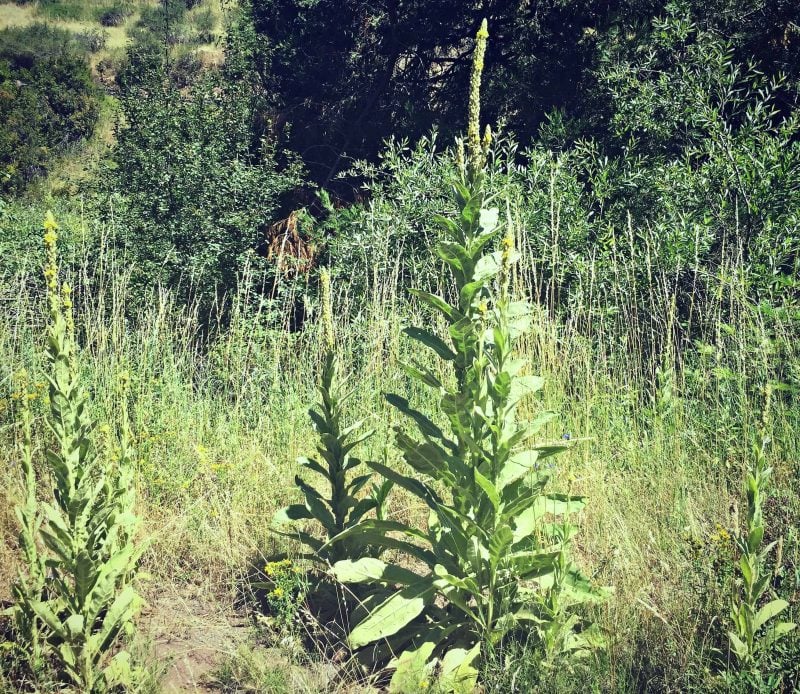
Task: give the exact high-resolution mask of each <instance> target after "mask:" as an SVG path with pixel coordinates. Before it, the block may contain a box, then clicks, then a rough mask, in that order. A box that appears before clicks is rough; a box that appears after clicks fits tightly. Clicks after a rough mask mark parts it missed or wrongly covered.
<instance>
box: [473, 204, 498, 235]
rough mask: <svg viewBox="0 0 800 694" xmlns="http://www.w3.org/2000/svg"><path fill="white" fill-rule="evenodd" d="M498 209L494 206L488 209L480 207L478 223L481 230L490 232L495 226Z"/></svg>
mask: <svg viewBox="0 0 800 694" xmlns="http://www.w3.org/2000/svg"><path fill="white" fill-rule="evenodd" d="M499 214H500V213H499V210H498V209H497V208H496V207H491V208H489V209H488V210H487V209H482V210H481V211H480V216H479V222H478V223H479V224H480V227H481V231H483V232H485V233H487V234H490V233H491V232H493V231H494V230H495V229H496V228H497V219H498V216H499Z"/></svg>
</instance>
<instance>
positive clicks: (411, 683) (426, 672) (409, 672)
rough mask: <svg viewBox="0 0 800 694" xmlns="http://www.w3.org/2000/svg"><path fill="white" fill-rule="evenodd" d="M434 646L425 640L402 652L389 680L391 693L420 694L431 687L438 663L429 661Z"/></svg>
mask: <svg viewBox="0 0 800 694" xmlns="http://www.w3.org/2000/svg"><path fill="white" fill-rule="evenodd" d="M434 646H435V644H433V643H430V642H425V643H423V644H421V645H420V646H419V647H418V648H409V649H408V650H405V651H403V652H402V653H401V654H400V657H399V658H397V662H396V668H395V671H394V674H393V675H392V679H391V681H390V682H389V694H418V692H421V691H425V690H426V689H429V688H430V686H431V679H432V675H433V668H434V666H435V665H436V662H435V661H431V662H429V660H430V657H431V654H432V653H433V649H434Z"/></svg>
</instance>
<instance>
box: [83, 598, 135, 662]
mask: <svg viewBox="0 0 800 694" xmlns="http://www.w3.org/2000/svg"><path fill="white" fill-rule="evenodd" d="M136 598H137V595H136V591H135V590H134V589H133V587H132V586H130V585H128V586H125V588H123V589H122V591H121V592H120V594H119V595H117V597H116V599H115V600H114V603H113V604H112V605H111V607H109V609H108V612H107V613H106V615H105V617H104V618H103V624H102V626H101V627H100V631H99V632H98V633H96V634H93V635H92V638H91V643H92V648H94V649H95V650H97V651H106V650H107V649H108V648H110V647H111V645H112V644H113V642H114V639H115V638H116V636H117V634H119V632H120V630H121V629H122V627H123V626H124V625H125V623H126V622H127V621H128V620H129V619H130V618H131V617H132V616H133V615H132V609H131V608H132V606H133V605H134V603H135V601H136Z"/></svg>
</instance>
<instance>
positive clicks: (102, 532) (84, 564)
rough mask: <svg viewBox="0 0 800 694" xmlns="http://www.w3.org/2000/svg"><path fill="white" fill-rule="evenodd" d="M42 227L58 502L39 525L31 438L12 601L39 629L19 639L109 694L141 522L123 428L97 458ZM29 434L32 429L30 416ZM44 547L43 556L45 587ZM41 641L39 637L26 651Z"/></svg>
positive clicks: (120, 681) (124, 677)
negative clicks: (19, 573)
mask: <svg viewBox="0 0 800 694" xmlns="http://www.w3.org/2000/svg"><path fill="white" fill-rule="evenodd" d="M44 227H45V235H44V241H45V247H46V250H47V264H46V266H45V279H46V281H47V294H48V304H49V317H50V321H49V325H48V328H47V361H48V364H49V370H48V373H47V374H46V377H47V381H48V384H49V410H48V412H47V414H46V417H45V421H46V424H47V426H48V428H49V429H50V432H51V435H52V437H51V438H52V442H53V443H52V444H51V445H50V446H49V447H48V448H47V449H46V451H45V459H46V462H47V467H48V468H49V471H50V473H51V475H52V478H53V482H54V484H55V489H54V495H53V498H52V500H50V501H45V502H42V503H41V504H40V505H39V513H40V514H41V521H40V520H39V519H38V518H37V517H36V516H35V511H34V509H35V505H36V504H35V498H36V479H35V476H34V474H33V469H32V465H31V455H32V454H31V453H30V451H31V449H32V444H31V443H30V436H29V434H26V442H25V444H24V448H25V449H27V451H28V452H26V453H25V455H24V456H23V473H24V478H25V487H26V494H25V500H24V501H23V503H22V504H21V505H20V506H19V509H20V513H19V517H20V519H21V523H22V535H23V537H24V542H23V543H22V547H23V551H24V552H25V555H26V556H25V559H26V566H27V571H28V574H27V575H26V576H25V577H23V578H22V579H21V580H20V581H19V582H18V586H19V588H18V589H17V590H15V598H16V600H17V609H18V610H19V612H20V614H25V615H27V614H31V613H32V614H34V615H35V616H36V619H37V620H38V621H37V622H36V630H35V631H31V632H29V633H20V634H19V636H20V638H22V639H26V638H32V639H38V642H39V644H41V643H42V639H43V638H44V639H46V641H45V643H46V646H43V648H44V649H45V657H46V659H47V660H48V661H49V662H51V663H55V664H56V666H57V667H58V670H59V673H60V675H61V676H63V677H65V678H66V679H67V680H69V681H71V683H72V684H73V685H74V686H75V687H76V688H77V689H78V691H81V692H87V693H91V692H107V691H109V690H111V689H112V688H114V687H115V686H118V685H127V684H130V679H131V671H130V659H129V657H128V654H127V653H126V652H125V651H124V650H122V649H120V648H119V636H120V634H122V633H123V632H125V631H128V630H130V628H131V624H132V619H133V615H134V613H135V611H136V609H137V607H138V605H139V602H140V601H139V598H138V596H137V594H136V591H135V590H134V589H133V587H132V586H131V584H130V581H131V579H132V577H133V575H134V573H135V569H136V565H137V562H138V559H139V555H140V552H141V550H140V549H138V548H137V547H136V546H135V545H134V543H133V535H134V532H135V529H136V526H137V522H138V519H137V518H136V516H135V515H134V512H133V489H134V485H133V479H132V475H133V472H132V461H131V449H130V446H129V445H128V444H127V438H128V437H127V435H126V432H127V424H125V425H124V431H123V437H122V438H123V441H122V443H121V446H120V449H121V451H122V453H121V456H120V459H119V460H118V461H117V462H116V465H112V463H111V461H108V460H106V459H105V458H103V457H101V456H100V455H98V451H97V449H96V447H95V445H94V442H93V440H92V433H93V431H94V429H95V426H96V422H95V420H94V418H93V417H92V416H91V414H90V411H89V401H88V397H87V395H86V394H85V393H84V391H83V388H82V386H81V382H80V373H79V369H78V364H77V344H76V340H75V326H74V323H73V318H72V301H71V298H70V294H71V293H70V289H69V287H68V286H67V285H66V284H62V285H61V286H60V287H59V283H58V258H57V248H56V242H57V239H58V235H57V229H58V226H57V224H56V222H55V220H54V219H53V217H52V215H50V214H49V213H48V216H47V219H46V220H45V223H44ZM121 410H122V412H123V413H124V412H125V408H124V407H122V408H121ZM23 427H25V428H26V431H29V427H28V426H27V425H26V424H25V420H24V419H23ZM39 546H43V547H44V548H45V549H46V550H47V553H46V554H43V563H44V566H45V567H46V572H47V576H46V581H45V583H44V585H42V584H41V579H40V575H39V574H40V571H41V565H42V559H41V558H39V557H38V556H37V549H36V548H37V547H39ZM39 587H40V588H41V589H40V590H39V589H38V588H39ZM32 588H33V589H32ZM35 644H36V641H35V640H34V641H33V642H32V643H31V644H30V647H31V648H35ZM32 652H33V653H35V651H32Z"/></svg>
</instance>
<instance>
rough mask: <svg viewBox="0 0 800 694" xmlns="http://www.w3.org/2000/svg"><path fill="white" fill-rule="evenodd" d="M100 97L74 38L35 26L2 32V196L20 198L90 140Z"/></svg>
mask: <svg viewBox="0 0 800 694" xmlns="http://www.w3.org/2000/svg"><path fill="white" fill-rule="evenodd" d="M97 114H98V97H97V93H96V89H95V86H94V84H93V82H92V78H91V73H90V70H89V65H88V62H87V59H86V54H85V52H84V51H83V50H82V49H81V45H80V43H79V42H78V41H76V39H75V37H74V36H73V35H72V34H70V33H69V32H66V31H63V30H60V29H54V28H51V27H47V26H45V25H43V24H35V25H32V26H30V27H26V28H21V29H5V30H4V31H2V32H0V193H18V192H20V191H22V190H23V189H24V188H25V186H26V185H27V184H28V183H30V182H31V181H32V180H33V179H34V178H36V177H37V176H40V175H42V174H43V173H45V172H46V171H47V170H48V168H49V166H50V165H51V162H52V160H53V157H54V156H56V155H58V154H59V153H60V152H62V151H63V150H64V148H65V147H66V146H68V145H69V144H71V143H74V142H76V141H78V140H80V139H83V138H86V137H88V136H89V135H90V134H91V133H92V131H93V129H94V125H95V122H96V120H97Z"/></svg>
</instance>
